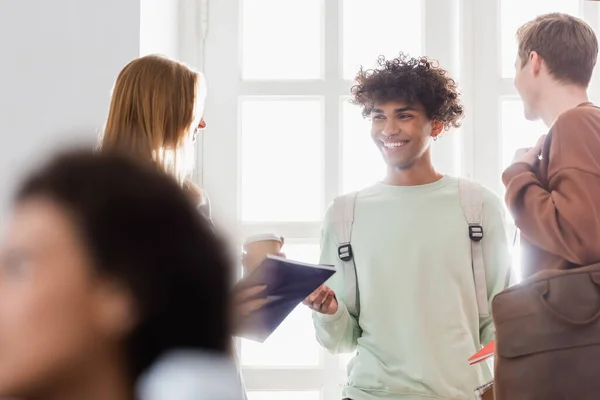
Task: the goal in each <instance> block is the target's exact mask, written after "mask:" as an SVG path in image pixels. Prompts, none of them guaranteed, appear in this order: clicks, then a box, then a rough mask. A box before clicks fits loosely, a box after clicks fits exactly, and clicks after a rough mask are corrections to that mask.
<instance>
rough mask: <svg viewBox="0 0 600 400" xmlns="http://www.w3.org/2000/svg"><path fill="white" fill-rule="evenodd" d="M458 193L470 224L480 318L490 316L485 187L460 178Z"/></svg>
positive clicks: (472, 261) (472, 258) (472, 260)
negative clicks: (485, 244) (484, 251)
mask: <svg viewBox="0 0 600 400" xmlns="http://www.w3.org/2000/svg"><path fill="white" fill-rule="evenodd" d="M458 195H459V198H460V206H461V208H462V210H463V213H464V215H465V219H466V220H467V223H468V224H469V238H470V239H471V264H472V267H473V278H474V281H475V292H476V295H477V308H478V310H479V318H487V317H489V316H490V310H489V304H488V293H487V281H486V278H485V264H484V260H483V249H482V245H481V240H482V239H483V236H484V232H483V225H482V224H483V187H482V186H481V185H479V184H477V183H475V182H471V181H469V180H466V179H459V180H458Z"/></svg>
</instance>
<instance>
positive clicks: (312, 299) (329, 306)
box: [302, 285, 338, 315]
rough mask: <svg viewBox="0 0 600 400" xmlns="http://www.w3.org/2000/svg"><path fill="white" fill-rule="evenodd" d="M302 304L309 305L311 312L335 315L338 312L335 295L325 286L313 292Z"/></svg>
mask: <svg viewBox="0 0 600 400" xmlns="http://www.w3.org/2000/svg"><path fill="white" fill-rule="evenodd" d="M302 303H304V304H305V305H307V306H308V308H310V309H311V310H314V311H316V312H319V313H321V314H327V315H333V314H335V313H336V312H337V310H338V302H337V299H336V298H335V293H334V292H333V290H331V289H330V288H328V287H327V286H325V285H321V286H320V287H319V288H318V289H317V290H315V291H314V292H312V294H311V295H309V296H308V297H307V298H306V299H304V301H303V302H302Z"/></svg>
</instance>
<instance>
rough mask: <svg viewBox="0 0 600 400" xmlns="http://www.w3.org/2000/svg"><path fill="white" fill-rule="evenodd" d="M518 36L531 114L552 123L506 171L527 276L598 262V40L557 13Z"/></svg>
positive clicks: (519, 78) (519, 71) (522, 86)
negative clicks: (594, 85) (593, 95)
mask: <svg viewBox="0 0 600 400" xmlns="http://www.w3.org/2000/svg"><path fill="white" fill-rule="evenodd" d="M517 41H518V48H519V54H518V56H517V61H516V63H515V67H516V74H515V86H516V88H517V91H518V92H519V94H520V96H521V99H522V100H523V105H524V108H525V117H526V118H527V119H529V120H538V119H541V120H543V121H544V123H545V124H546V126H548V127H549V128H550V130H549V132H548V135H547V136H543V137H542V138H540V140H539V141H538V143H537V144H536V145H535V146H534V147H532V148H530V149H520V150H518V151H517V153H516V154H515V159H514V162H513V164H512V165H511V166H510V167H508V168H507V169H506V171H504V174H503V176H502V179H503V181H504V184H505V185H506V203H507V205H508V207H509V209H510V211H511V213H512V215H513V217H514V218H515V223H516V225H517V226H518V227H519V228H520V229H521V246H522V258H523V259H522V267H521V269H522V271H523V277H529V276H531V275H533V274H534V273H536V272H538V271H541V270H548V269H553V270H554V269H559V270H560V269H570V268H574V267H577V266H582V265H589V264H593V263H597V262H600V234H599V233H600V200H599V197H600V109H598V108H597V107H596V106H594V105H593V104H592V103H590V101H589V99H588V95H587V88H588V85H589V83H590V80H591V78H592V73H593V71H594V67H595V65H596V59H597V57H598V39H597V38H596V34H595V33H594V31H593V30H592V28H591V27H590V26H589V25H588V24H586V23H585V22H584V21H582V20H580V19H579V18H575V17H573V16H570V15H566V14H556V13H555V14H547V15H542V16H539V17H537V18H536V19H535V20H533V21H530V22H528V23H527V24H525V25H523V26H522V27H521V28H520V29H519V31H518V33H517ZM540 154H541V160H540V158H539V155H540Z"/></svg>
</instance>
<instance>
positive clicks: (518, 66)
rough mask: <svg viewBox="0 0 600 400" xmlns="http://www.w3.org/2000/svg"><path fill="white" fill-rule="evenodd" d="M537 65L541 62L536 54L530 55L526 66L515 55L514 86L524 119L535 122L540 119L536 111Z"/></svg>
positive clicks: (537, 98) (537, 99)
mask: <svg viewBox="0 0 600 400" xmlns="http://www.w3.org/2000/svg"><path fill="white" fill-rule="evenodd" d="M539 63H541V60H540V58H539V56H538V55H537V54H536V53H532V54H531V56H530V57H529V59H528V60H527V63H526V64H523V62H522V60H521V57H520V56H518V55H517V59H516V61H515V79H514V84H515V88H516V89H517V92H519V96H521V100H522V101H523V109H524V112H525V118H526V119H528V120H530V121H535V120H537V119H539V118H540V115H539V111H538V101H539V97H540V95H539V85H540V82H539V81H540V80H539V79H538V77H539V76H538V75H539Z"/></svg>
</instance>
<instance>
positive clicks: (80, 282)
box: [0, 152, 241, 400]
mask: <svg viewBox="0 0 600 400" xmlns="http://www.w3.org/2000/svg"><path fill="white" fill-rule="evenodd" d="M229 261H230V260H228V259H227V257H226V251H225V248H224V246H223V244H222V243H221V241H220V240H219V239H218V238H217V236H216V235H215V234H214V232H213V231H212V228H211V226H210V224H209V223H208V222H207V221H206V219H205V218H203V217H202V216H200V215H199V214H198V212H197V210H196V207H195V204H194V203H193V202H192V201H190V198H189V196H187V195H186V194H185V193H184V192H183V191H182V190H181V189H180V187H179V186H178V185H177V183H176V182H175V181H173V179H171V178H170V177H168V176H166V175H165V174H164V173H162V172H160V171H157V170H156V168H153V167H149V164H145V165H142V164H141V163H138V162H134V161H133V160H132V159H131V158H128V157H121V156H118V155H111V154H108V153H106V154H102V153H101V154H98V153H95V154H94V153H87V152H84V153H67V154H65V155H62V156H60V157H58V158H56V159H54V160H53V161H51V162H50V163H49V164H48V165H45V166H44V168H41V169H40V170H39V171H37V172H35V173H34V174H33V175H31V176H30V177H29V178H28V179H27V180H26V181H25V183H24V184H23V185H22V186H21V188H20V189H19V191H18V193H17V196H16V202H15V206H14V210H13V212H12V215H11V218H10V221H9V225H8V229H7V231H6V233H5V237H4V238H3V241H2V244H1V247H0V398H3V397H4V396H6V397H10V398H17V399H19V400H55V399H61V400H76V399H86V400H95V399H98V400H104V399H111V400H138V399H142V400H145V399H148V398H152V399H155V398H156V399H167V398H168V399H180V398H182V397H179V396H178V394H177V393H176V392H177V390H175V391H173V389H187V390H188V392H189V390H192V392H193V394H194V395H193V396H191V397H186V398H189V399H192V398H193V399H223V400H225V399H227V400H229V399H239V398H240V395H241V387H237V388H236V387H235V383H236V382H238V381H237V375H236V370H235V367H234V365H233V363H231V361H230V360H229V358H228V357H227V352H228V349H229V346H230V342H231V339H230V336H229V334H230V329H229V325H230V320H229V288H230V278H231V277H230V273H229V271H230V268H229V266H230V262H229ZM206 304H210V307H203V308H202V310H201V312H199V305H206ZM181 349H183V350H186V352H185V354H183V355H180V354H179V353H178V352H177V351H178V350H181ZM186 354H201V355H203V357H202V358H201V359H204V360H206V363H208V364H210V365H209V366H208V365H198V364H197V363H196V364H195V365H194V364H193V363H194V362H192V363H187V364H185V363H184V365H185V366H186V367H189V368H190V373H191V374H192V375H194V380H193V381H187V382H188V383H189V382H193V384H194V385H195V386H193V387H192V388H190V387H187V388H180V387H177V385H175V386H168V383H169V380H168V371H167V372H166V373H167V376H165V374H163V375H162V377H163V378H165V379H163V383H165V384H166V385H167V386H165V387H164V390H167V389H169V390H168V394H167V395H166V396H165V393H164V392H162V393H161V392H160V390H161V389H160V385H159V386H156V385H157V383H160V379H159V381H157V380H156V379H154V380H150V383H149V384H145V381H146V380H147V379H146V378H147V377H148V376H150V377H151V376H153V375H154V376H155V377H156V375H157V374H158V377H159V378H160V377H161V371H155V370H153V369H152V368H151V366H152V365H154V364H155V361H157V360H159V359H162V358H165V357H167V358H176V359H177V358H183V360H184V361H185V360H186V358H185V357H186ZM196 360H198V359H196ZM159 364H162V365H165V363H159ZM167 364H168V363H167ZM179 365H182V364H181V363H179ZM193 368H195V369H196V372H194V371H193ZM198 370H200V371H202V372H201V373H197V371H198ZM220 382H221V384H220ZM232 382H233V385H232ZM137 383H140V386H139V388H138V389H139V391H138V393H136V384H137ZM215 385H216V388H217V389H216V390H215Z"/></svg>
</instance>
